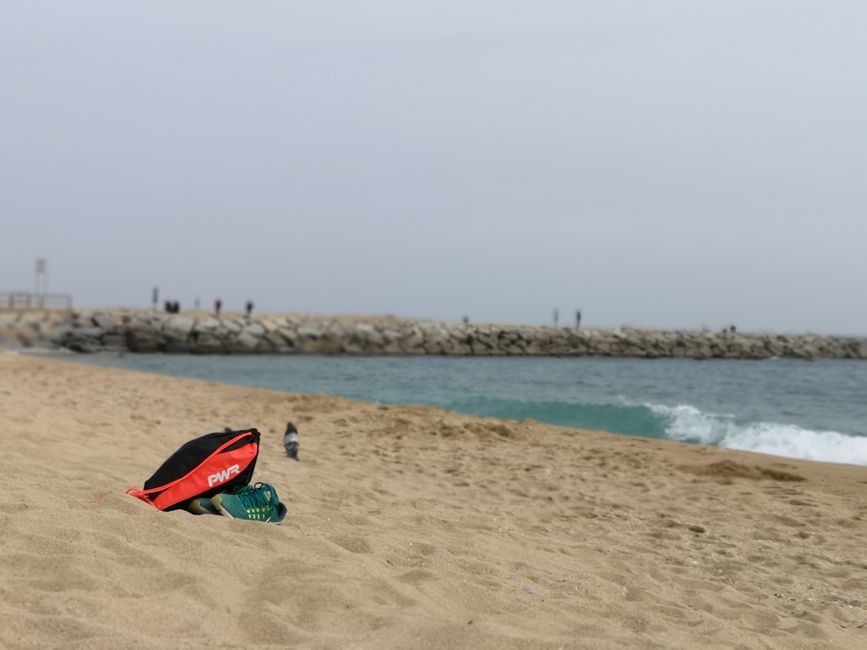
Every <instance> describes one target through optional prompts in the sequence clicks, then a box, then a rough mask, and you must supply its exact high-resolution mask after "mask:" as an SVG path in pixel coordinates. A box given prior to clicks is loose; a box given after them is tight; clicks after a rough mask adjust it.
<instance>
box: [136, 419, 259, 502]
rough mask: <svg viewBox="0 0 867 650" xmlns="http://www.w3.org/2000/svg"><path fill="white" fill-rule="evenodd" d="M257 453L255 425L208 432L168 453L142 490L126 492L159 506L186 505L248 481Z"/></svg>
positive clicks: (233, 490)
mask: <svg viewBox="0 0 867 650" xmlns="http://www.w3.org/2000/svg"><path fill="white" fill-rule="evenodd" d="M258 457H259V432H258V431H257V430H256V429H244V430H241V431H230V430H226V431H221V432H219V433H209V434H208V435H206V436H202V437H201V438H196V439H195V440H190V441H189V442H188V443H186V444H185V445H183V446H182V447H181V448H180V449H178V450H177V451H176V452H175V453H173V454H172V455H171V456H169V458H168V460H166V462H164V463H163V464H162V465H161V466H160V468H159V469H158V470H157V471H156V472H154V474H153V476H151V477H150V478H149V479H148V480H147V481H145V484H144V489H143V490H139V489H137V488H129V489H128V490H127V491H126V492H127V494H129V495H131V496H134V497H136V498H139V499H141V500H142V501H144V502H145V503H149V504H151V505H152V506H154V507H156V508H159V509H160V510H177V509H179V508H186V507H187V506H188V505H189V503H190V501H192V500H193V499H198V498H200V497H212V496H214V495H215V494H219V493H221V492H235V491H237V490H239V489H240V488H242V487H244V486H245V485H247V484H249V483H250V479H252V477H253V469H254V468H255V467H256V459H257V458H258Z"/></svg>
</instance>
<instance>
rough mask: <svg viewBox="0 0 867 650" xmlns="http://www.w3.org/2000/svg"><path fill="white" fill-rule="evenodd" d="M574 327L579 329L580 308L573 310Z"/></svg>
mask: <svg viewBox="0 0 867 650" xmlns="http://www.w3.org/2000/svg"><path fill="white" fill-rule="evenodd" d="M575 329H576V330H580V329H581V310H580V309H579V310H578V311H576V312H575Z"/></svg>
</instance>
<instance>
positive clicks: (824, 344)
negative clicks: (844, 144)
mask: <svg viewBox="0 0 867 650" xmlns="http://www.w3.org/2000/svg"><path fill="white" fill-rule="evenodd" d="M0 343H5V344H6V345H15V346H19V347H42V348H55V349H60V348H65V349H68V350H73V351H75V352H100V351H115V352H165V353H178V352H181V353H183V352H186V353H194V354H348V355H352V354H354V355H442V356H611V357H645V358H660V357H686V358H694V359H711V358H723V359H767V358H771V357H794V358H803V359H815V358H830V359H865V358H867V339H865V338H854V337H843V336H820V335H814V334H798V335H793V334H774V333H765V332H761V333H731V332H707V331H693V330H650V329H637V328H628V327H623V328H616V329H581V330H578V331H576V330H575V329H569V328H563V327H560V328H557V327H541V326H529V325H482V324H479V325H476V324H464V323H447V322H442V321H426V320H410V319H403V318H394V317H381V318H377V317H370V318H363V317H312V316H311V317H301V316H277V315H274V316H267V315H262V316H254V317H252V318H246V317H244V316H223V317H221V318H215V317H214V316H208V315H199V316H195V315H185V314H163V313H152V312H143V311H122V310H116V311H75V312H51V311H45V312H12V311H10V312H0Z"/></svg>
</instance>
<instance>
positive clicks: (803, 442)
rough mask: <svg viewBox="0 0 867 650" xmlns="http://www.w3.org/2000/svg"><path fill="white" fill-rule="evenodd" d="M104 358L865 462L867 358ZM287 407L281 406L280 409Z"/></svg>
mask: <svg viewBox="0 0 867 650" xmlns="http://www.w3.org/2000/svg"><path fill="white" fill-rule="evenodd" d="M75 358H76V360H79V361H84V362H88V363H96V364H101V365H107V366H114V367H121V368H129V369H133V370H142V371H148V372H156V373H162V374H166V375H172V376H177V377H192V378H197V379H207V380H211V381H218V382H224V383H229V384H238V385H242V386H253V387H260V388H271V389H276V390H284V391H294V392H301V393H330V394H333V395H342V396H345V397H351V398H354V399H359V400H364V401H368V402H379V403H387V404H434V405H438V406H442V407H443V408H445V409H448V410H452V411H457V412H460V413H467V414H472V415H482V416H494V417H500V418H510V419H515V420H521V419H524V418H532V419H534V420H538V421H540V422H547V423H551V424H560V425H567V426H571V427H581V428H588V429H602V430H605V431H610V432H613V433H620V434H627V435H636V436H646V437H651V438H663V439H670V440H680V441H684V442H693V443H702V444H710V445H717V446H720V447H728V448H732V449H745V450H750V451H758V452H763V453H768V454H775V455H779V456H788V457H793V458H805V459H809V460H824V461H831V462H839V463H852V464H858V465H867V362H863V361H831V360H822V361H798V360H789V359H776V360H773V359H772V360H766V361H735V360H708V361H694V360H689V359H654V360H645V359H619V358H618V359H610V358H592V357H589V358H588V357H582V358H575V357H569V358H552V357H505V358H503V357H498V358H491V357H483V358H479V357H390V356H389V357H341V356H301V355H297V356H295V355H291V356H194V355H160V354H153V355H150V354H149V355H135V354H126V355H110V354H95V355H88V356H79V357H75ZM291 418H292V414H291V413H287V414H286V419H287V420H289V419H291Z"/></svg>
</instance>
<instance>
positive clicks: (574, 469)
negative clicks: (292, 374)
mask: <svg viewBox="0 0 867 650" xmlns="http://www.w3.org/2000/svg"><path fill="white" fill-rule="evenodd" d="M287 420H292V421H293V422H295V424H296V425H297V426H298V428H299V431H300V434H301V462H300V463H296V462H294V461H291V460H289V459H287V458H286V457H285V454H284V452H283V449H282V439H281V436H282V431H283V428H284V426H285V423H286V421H287ZM0 422H2V429H0V453H2V455H0V457H2V458H3V459H4V463H5V476H6V480H5V482H4V486H3V489H2V490H0V647H4V648H5V647H9V648H18V647H32V648H46V647H58V648H59V647H63V648H69V647H72V648H76V647H78V648H128V647H129V648H151V647H153V648H162V647H166V648H177V647H238V648H246V647H257V646H272V647H274V646H291V647H300V648H422V647H423V648H622V647H636V648H654V647H659V648H694V647H697V646H701V647H703V648H738V647H739V648H756V647H767V648H855V647H859V646H861V645H863V644H864V643H865V642H867V641H865V640H867V550H865V549H867V500H865V494H867V468H863V467H852V466H844V465H831V464H823V463H812V462H806V461H793V460H789V459H779V458H774V457H769V456H761V455H757V454H748V453H742V452H734V451H728V450H721V449H714V448H707V447H699V446H688V445H682V444H678V443H672V442H663V441H653V440H646V439H641V438H631V437H625V436H616V435H611V434H607V433H604V432H593V431H582V430H576V429H567V428H563V427H555V426H549V425H542V424H539V423H536V422H532V421H525V422H520V423H518V422H507V421H501V420H495V419H483V418H475V417H469V416H462V415H455V414H451V413H447V412H444V411H442V410H439V409H436V408H428V407H389V406H378V405H375V404H365V403H360V402H354V401H351V400H346V399H341V398H335V397H330V396H302V395H295V394H288V393H280V392H274V391H266V390H253V389H247V388H237V387H231V386H224V385H220V384H213V383H207V382H200V381H189V380H180V379H173V378H167V377H160V376H155V375H146V374H140V373H133V372H128V371H119V370H109V369H104V368H96V367H92V366H85V365H77V364H74V363H67V362H61V361H55V360H49V359H44V358H38V357H25V356H19V355H14V354H8V353H3V352H2V350H0ZM224 426H230V427H233V428H246V427H251V426H255V427H257V428H258V429H259V430H260V431H261V432H262V446H261V453H260V458H259V462H258V465H257V470H256V475H255V480H259V481H267V482H269V483H271V484H273V485H274V486H275V487H276V488H277V491H278V493H279V494H280V496H281V498H282V499H283V501H284V502H285V503H286V504H287V507H288V509H289V515H288V517H287V519H286V521H285V522H284V524H283V525H282V526H273V525H268V524H260V523H252V522H242V521H233V520H229V519H226V518H224V517H216V516H199V517H196V516H193V515H190V514H187V513H185V512H172V513H162V512H159V511H157V510H155V509H153V508H151V507H149V506H147V505H146V504H144V503H142V502H141V501H138V500H136V499H133V498H131V497H129V496H127V495H126V494H125V490H126V488H127V487H129V486H141V484H142V483H143V481H144V480H145V479H146V478H148V476H150V474H151V473H152V472H153V471H154V470H155V469H156V468H157V467H158V466H159V465H160V463H162V461H163V460H164V459H165V458H166V457H167V456H168V455H169V454H171V453H172V452H173V451H174V450H175V449H176V448H177V447H179V446H180V445H181V444H182V443H184V442H185V441H187V440H188V439H190V438H193V437H196V436H198V435H201V434H204V433H208V432H211V431H217V430H220V429H222V428H223V427H224Z"/></svg>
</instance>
